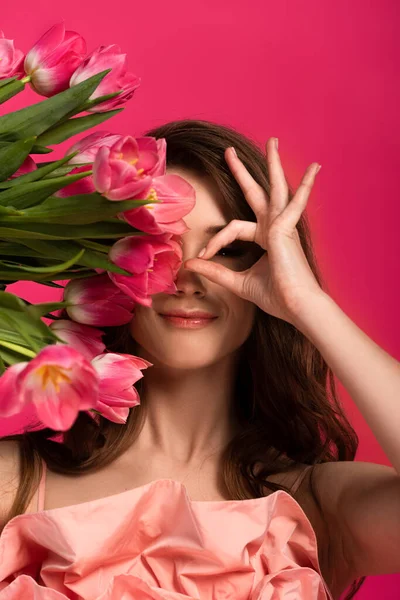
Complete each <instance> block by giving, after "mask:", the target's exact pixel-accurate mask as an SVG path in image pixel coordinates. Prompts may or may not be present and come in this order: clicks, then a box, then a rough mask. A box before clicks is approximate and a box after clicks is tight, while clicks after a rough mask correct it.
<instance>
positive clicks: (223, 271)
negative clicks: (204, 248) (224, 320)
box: [184, 258, 244, 295]
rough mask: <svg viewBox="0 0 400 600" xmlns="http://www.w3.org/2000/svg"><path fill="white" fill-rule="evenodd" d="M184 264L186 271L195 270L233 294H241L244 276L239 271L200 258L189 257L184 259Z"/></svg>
mask: <svg viewBox="0 0 400 600" xmlns="http://www.w3.org/2000/svg"><path fill="white" fill-rule="evenodd" d="M184 266H185V269H187V270H188V271H195V272H196V273H199V275H203V276H204V277H207V279H209V280H210V281H213V282H214V283H217V284H218V285H222V286H223V287H224V288H226V289H227V290H229V291H230V292H233V293H234V294H237V295H240V294H241V290H242V288H243V277H244V276H243V274H242V273H240V272H235V271H231V269H227V268H226V267H223V266H222V265H219V264H216V263H212V262H208V261H206V260H203V259H201V258H190V259H188V260H187V261H185V263H184Z"/></svg>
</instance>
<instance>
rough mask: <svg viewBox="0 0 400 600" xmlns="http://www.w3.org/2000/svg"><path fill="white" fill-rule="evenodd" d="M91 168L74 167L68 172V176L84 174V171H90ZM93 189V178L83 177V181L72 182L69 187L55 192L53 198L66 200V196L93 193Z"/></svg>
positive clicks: (87, 166)
mask: <svg viewBox="0 0 400 600" xmlns="http://www.w3.org/2000/svg"><path fill="white" fill-rule="evenodd" d="M91 169H92V166H91V165H86V166H83V167H75V169H72V170H71V171H70V172H69V175H75V174H76V173H84V172H85V171H91ZM95 191H96V190H95V187H94V185H93V178H92V176H91V175H88V176H87V177H84V178H83V179H79V180H78V181H74V182H73V183H70V184H69V185H66V186H65V187H63V188H61V189H60V190H58V191H57V192H55V193H54V194H53V196H57V198H67V197H68V196H79V195H80V194H92V193H93V192H95Z"/></svg>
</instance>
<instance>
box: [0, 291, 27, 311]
mask: <svg viewBox="0 0 400 600" xmlns="http://www.w3.org/2000/svg"><path fill="white" fill-rule="evenodd" d="M0 306H1V307H3V308H7V309H11V310H15V311H17V312H25V308H26V305H25V302H24V300H22V298H20V297H19V296H16V295H15V294H10V293H9V292H1V291H0Z"/></svg>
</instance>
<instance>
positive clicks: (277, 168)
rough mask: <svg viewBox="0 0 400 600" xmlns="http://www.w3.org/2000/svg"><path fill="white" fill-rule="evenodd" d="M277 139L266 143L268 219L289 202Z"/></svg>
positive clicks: (273, 216)
mask: <svg viewBox="0 0 400 600" xmlns="http://www.w3.org/2000/svg"><path fill="white" fill-rule="evenodd" d="M277 142H278V138H273V137H271V138H269V140H268V141H267V143H266V150H267V164H268V173H269V180H270V184H271V192H270V219H271V220H272V219H273V218H275V217H276V216H277V215H279V214H281V212H282V211H283V210H284V209H285V207H286V206H287V204H288V201H289V195H288V185H287V182H286V177H285V173H284V170H283V167H282V163H281V159H280V156H279V152H278V148H277Z"/></svg>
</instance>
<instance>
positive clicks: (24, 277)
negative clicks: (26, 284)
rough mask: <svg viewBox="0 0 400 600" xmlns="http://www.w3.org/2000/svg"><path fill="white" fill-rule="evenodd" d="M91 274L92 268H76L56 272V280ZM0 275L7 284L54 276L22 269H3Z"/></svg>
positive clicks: (46, 278)
mask: <svg viewBox="0 0 400 600" xmlns="http://www.w3.org/2000/svg"><path fill="white" fill-rule="evenodd" d="M91 275H93V270H91V269H76V270H75V271H62V273H58V274H57V278H56V279H57V280H58V281H64V280H65V279H78V278H82V277H90V276H91ZM0 277H2V279H4V280H6V279H8V280H9V282H10V283H9V285H10V284H11V283H15V282H17V281H37V282H38V283H42V281H52V280H53V279H55V277H52V276H51V275H48V274H46V273H44V274H43V273H42V274H33V273H24V272H22V271H12V270H11V269H10V270H7V271H6V270H4V271H0Z"/></svg>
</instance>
